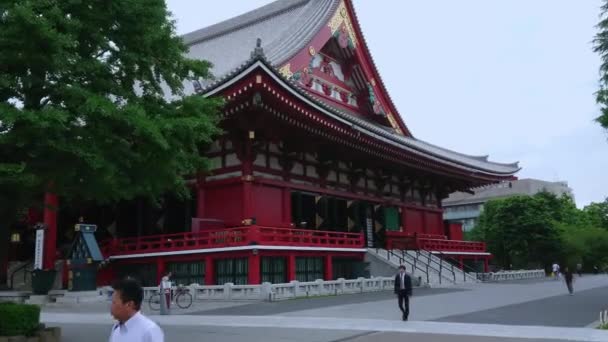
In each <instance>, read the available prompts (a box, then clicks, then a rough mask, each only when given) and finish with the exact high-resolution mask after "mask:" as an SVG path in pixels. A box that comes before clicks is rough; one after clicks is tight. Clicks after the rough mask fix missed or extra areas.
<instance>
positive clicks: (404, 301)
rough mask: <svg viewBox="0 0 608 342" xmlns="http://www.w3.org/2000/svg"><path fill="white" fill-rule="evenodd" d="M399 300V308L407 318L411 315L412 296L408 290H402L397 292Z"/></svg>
mask: <svg viewBox="0 0 608 342" xmlns="http://www.w3.org/2000/svg"><path fill="white" fill-rule="evenodd" d="M397 300H398V304H399V309H401V312H403V316H405V318H407V317H408V316H409V315H410V297H409V296H408V295H407V291H405V290H401V291H399V292H397Z"/></svg>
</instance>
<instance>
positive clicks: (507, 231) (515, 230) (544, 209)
mask: <svg viewBox="0 0 608 342" xmlns="http://www.w3.org/2000/svg"><path fill="white" fill-rule="evenodd" d="M572 210H574V211H576V207H575V206H574V203H573V202H572V200H571V199H569V198H567V197H562V198H557V197H556V196H555V195H553V194H550V193H539V194H536V195H535V196H516V197H510V198H506V199H500V200H493V201H489V202H487V203H486V204H485V206H484V210H483V212H482V214H481V216H480V218H479V224H478V226H477V227H476V229H475V230H476V232H475V233H474V234H473V235H474V236H475V235H476V236H479V237H482V239H483V240H484V241H486V242H487V243H488V249H489V250H490V252H492V253H493V254H494V255H495V256H496V258H497V259H498V260H499V261H500V263H501V264H502V265H503V266H504V267H507V268H509V267H511V265H513V267H517V268H519V267H531V266H534V267H538V266H544V265H548V264H551V263H552V262H554V261H555V260H557V259H556V258H559V256H560V253H561V252H560V249H561V240H560V229H559V227H558V224H559V223H560V222H572V220H575V218H572V217H571V216H569V215H570V214H571V213H572Z"/></svg>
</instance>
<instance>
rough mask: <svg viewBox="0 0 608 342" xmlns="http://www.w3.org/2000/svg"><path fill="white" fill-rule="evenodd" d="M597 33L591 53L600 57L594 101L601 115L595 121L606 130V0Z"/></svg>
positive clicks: (607, 49) (607, 120)
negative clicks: (598, 106)
mask: <svg viewBox="0 0 608 342" xmlns="http://www.w3.org/2000/svg"><path fill="white" fill-rule="evenodd" d="M597 27H598V29H599V32H598V33H597V35H596V36H595V38H594V39H593V44H594V48H593V51H594V52H596V53H598V54H599V55H600V58H601V60H602V64H601V66H600V89H599V90H598V92H597V93H596V101H597V103H598V104H600V106H601V111H602V114H601V115H600V116H599V117H598V118H597V119H596V121H597V122H598V123H599V124H600V125H601V126H602V127H604V128H606V129H608V0H606V1H604V5H603V6H602V14H601V16H600V22H599V23H598V25H597Z"/></svg>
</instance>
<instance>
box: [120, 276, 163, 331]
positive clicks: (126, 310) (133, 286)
mask: <svg viewBox="0 0 608 342" xmlns="http://www.w3.org/2000/svg"><path fill="white" fill-rule="evenodd" d="M112 288H113V289H114V293H113V294H112V306H111V308H110V312H111V314H112V316H114V318H115V319H116V320H117V321H118V322H117V323H116V324H114V326H113V327H112V332H111V334H110V340H109V342H164V340H165V337H164V334H163V331H162V330H161V328H160V327H159V326H158V325H157V324H156V323H154V322H153V321H152V320H150V319H149V318H147V317H146V316H144V315H143V314H142V313H141V312H140V309H141V302H142V301H143V299H144V290H143V288H142V287H141V285H139V283H138V282H137V281H136V280H135V279H131V278H127V279H124V280H120V281H118V282H116V283H114V285H113V286H112Z"/></svg>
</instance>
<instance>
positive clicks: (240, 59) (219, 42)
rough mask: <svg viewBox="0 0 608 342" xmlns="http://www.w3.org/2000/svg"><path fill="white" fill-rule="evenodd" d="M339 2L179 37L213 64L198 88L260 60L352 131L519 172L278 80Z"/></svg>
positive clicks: (304, 1) (286, 5)
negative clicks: (257, 53)
mask: <svg viewBox="0 0 608 342" xmlns="http://www.w3.org/2000/svg"><path fill="white" fill-rule="evenodd" d="M339 2H340V0H279V1H275V2H273V3H271V4H269V5H266V6H264V7H260V8H258V9H256V10H254V11H251V12H248V13H245V14H243V15H240V16H238V17H235V18H232V19H229V20H227V21H224V22H221V23H219V24H216V25H212V26H209V27H207V28H203V29H201V30H198V31H194V32H192V33H189V34H186V35H184V36H183V38H184V41H185V42H186V44H188V45H189V46H190V52H189V57H191V58H197V59H205V60H209V61H211V62H212V63H213V64H214V68H213V70H212V72H213V74H214V75H215V76H216V80H215V81H214V82H213V83H210V84H205V85H204V86H205V88H206V91H207V90H211V89H213V88H215V87H217V86H219V85H220V84H222V83H223V82H225V81H227V80H228V79H230V78H232V77H233V76H235V75H236V74H238V73H239V72H241V71H242V70H244V69H245V68H246V67H247V66H249V65H251V64H252V63H254V62H255V60H256V59H260V58H261V59H263V61H264V63H266V64H267V65H269V66H270V67H271V68H273V69H274V71H275V74H276V75H277V76H279V77H281V78H282V79H283V80H284V81H286V82H288V83H290V84H291V87H292V88H293V89H296V90H297V91H298V92H299V93H301V94H302V95H304V96H306V97H307V98H309V99H311V100H313V101H315V102H316V103H317V104H319V105H321V106H323V107H324V108H326V109H327V110H328V111H330V112H332V113H333V114H335V115H337V116H339V117H341V118H343V119H345V120H347V121H349V122H351V123H352V124H354V125H355V126H359V127H362V128H364V129H366V130H367V131H369V132H373V133H374V134H377V135H378V136H380V137H382V138H383V139H387V141H390V142H391V143H396V144H397V145H400V146H403V147H407V148H408V149H411V150H415V151H419V152H422V153H423V154H428V155H432V156H434V157H437V158H439V159H442V160H445V161H446V162H453V163H456V164H459V165H463V166H467V167H468V168H472V169H476V170H479V171H481V172H489V173H491V174H495V175H502V176H507V175H512V174H514V173H516V172H517V171H518V170H519V166H518V164H517V163H510V164H509V163H507V164H503V163H495V162H490V161H488V157H487V156H469V155H465V154H462V153H458V152H455V151H451V150H448V149H445V148H441V147H438V146H435V145H432V144H430V143H427V142H424V141H422V140H418V139H415V138H413V137H405V136H402V135H399V134H395V133H393V132H392V131H389V130H387V129H385V128H383V127H382V126H379V125H377V124H374V123H372V122H369V121H366V120H363V119H361V118H358V117H356V116H354V115H351V114H349V113H346V112H344V111H342V110H340V109H337V108H334V107H331V106H330V105H328V104H327V103H326V102H324V101H322V100H320V99H319V98H317V97H315V96H314V95H311V94H310V93H308V92H306V91H304V90H303V89H301V88H300V87H299V86H298V85H297V84H296V83H294V82H290V81H289V80H285V79H284V78H283V77H282V76H280V75H279V73H278V72H277V69H276V68H277V67H278V66H279V65H281V64H282V63H284V62H286V61H287V60H289V58H290V57H292V56H293V55H295V54H296V53H297V52H299V51H300V50H301V49H302V48H304V47H305V46H307V44H309V42H310V40H311V39H312V38H313V37H314V35H315V34H316V33H317V32H318V30H319V29H320V28H321V27H322V26H323V25H325V24H326V23H327V21H328V20H329V18H330V16H331V15H332V14H333V12H334V9H335V8H336V7H337V6H338V5H339ZM258 38H260V39H261V42H262V48H263V50H264V53H265V56H262V57H258V58H252V56H251V52H252V50H253V48H254V47H255V44H256V39H258Z"/></svg>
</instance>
